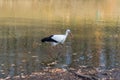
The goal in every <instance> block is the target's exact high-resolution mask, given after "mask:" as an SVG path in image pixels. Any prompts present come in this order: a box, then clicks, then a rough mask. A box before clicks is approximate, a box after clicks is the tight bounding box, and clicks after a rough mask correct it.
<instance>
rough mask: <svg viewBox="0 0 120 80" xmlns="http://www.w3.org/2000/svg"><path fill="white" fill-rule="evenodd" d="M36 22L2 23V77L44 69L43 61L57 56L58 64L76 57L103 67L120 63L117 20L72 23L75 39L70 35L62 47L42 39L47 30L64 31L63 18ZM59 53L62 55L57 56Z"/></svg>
mask: <svg viewBox="0 0 120 80" xmlns="http://www.w3.org/2000/svg"><path fill="white" fill-rule="evenodd" d="M28 22H29V21H28ZM30 23H31V22H30ZM33 25H34V28H33V26H32V25H28V24H26V25H23V24H21V25H16V24H15V25H10V24H9V25H8V24H4V25H0V33H1V34H0V64H1V65H0V77H2V78H4V77H7V76H11V77H12V76H14V75H19V76H21V75H25V74H31V72H34V71H39V70H41V69H42V67H43V66H45V65H43V64H42V63H46V64H47V63H49V62H52V61H55V60H58V64H57V65H56V66H57V67H58V65H59V64H62V65H63V64H66V65H71V64H74V61H77V65H87V66H95V67H100V68H101V69H108V68H112V67H119V66H120V61H119V56H120V54H119V53H120V42H119V41H120V28H119V26H116V23H113V24H111V23H108V24H107V23H106V24H105V22H104V23H101V22H100V23H99V24H98V23H96V22H95V23H94V22H87V21H86V22H84V23H83V24H79V25H72V27H70V28H71V30H72V33H73V34H74V38H73V40H70V39H67V42H66V45H65V46H64V47H63V48H62V49H60V48H57V49H55V50H53V51H52V50H51V49H50V45H49V44H42V43H41V42H40V39H41V38H42V37H43V36H46V35H48V34H53V33H63V32H64V30H66V25H64V26H63V27H62V28H61V27H59V26H61V25H62V24H61V23H60V22H54V24H48V23H42V24H39V25H38V24H36V23H33ZM48 26H49V27H48ZM78 26H80V27H78ZM96 26H97V27H96ZM46 29H47V32H46ZM59 53H60V54H61V56H58V54H59ZM50 54H51V56H52V57H51V56H50ZM56 57H57V58H56Z"/></svg>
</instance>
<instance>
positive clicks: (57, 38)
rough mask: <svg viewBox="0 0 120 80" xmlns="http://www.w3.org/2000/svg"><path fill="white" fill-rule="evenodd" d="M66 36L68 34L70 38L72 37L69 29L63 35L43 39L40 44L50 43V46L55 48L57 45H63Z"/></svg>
mask: <svg viewBox="0 0 120 80" xmlns="http://www.w3.org/2000/svg"><path fill="white" fill-rule="evenodd" d="M68 34H70V36H71V37H72V34H71V31H70V29H67V30H66V33H65V34H56V35H51V36H49V37H45V38H43V39H41V42H50V43H51V45H52V46H56V45H57V44H64V42H65V40H66V38H67V36H68Z"/></svg>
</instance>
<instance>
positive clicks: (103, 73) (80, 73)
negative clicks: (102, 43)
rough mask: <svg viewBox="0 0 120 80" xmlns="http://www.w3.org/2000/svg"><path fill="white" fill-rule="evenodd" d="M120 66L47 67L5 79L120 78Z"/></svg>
mask: <svg viewBox="0 0 120 80" xmlns="http://www.w3.org/2000/svg"><path fill="white" fill-rule="evenodd" d="M119 79H120V68H113V69H110V70H100V69H98V68H93V67H86V66H79V67H78V68H65V69H61V68H53V67H46V68H44V69H42V70H41V71H39V72H34V73H32V74H30V75H25V74H24V73H21V75H18V76H15V77H11V76H8V77H7V78H5V79H3V80H119ZM0 80H2V79H0Z"/></svg>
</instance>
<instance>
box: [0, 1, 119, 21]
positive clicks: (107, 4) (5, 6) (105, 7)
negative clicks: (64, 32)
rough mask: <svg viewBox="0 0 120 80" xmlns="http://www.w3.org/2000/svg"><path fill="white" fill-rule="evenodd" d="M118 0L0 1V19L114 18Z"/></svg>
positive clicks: (116, 14)
mask: <svg viewBox="0 0 120 80" xmlns="http://www.w3.org/2000/svg"><path fill="white" fill-rule="evenodd" d="M119 4H120V1H119V0H114V1H113V0H100V1H98V0H92V1H90V0H87V1H86V0H85V1H84V0H0V17H15V18H32V19H42V20H65V21H69V20H80V19H83V18H90V19H102V20H103V19H108V18H112V19H113V18H116V17H118V16H119V13H120V8H119V7H120V6H119Z"/></svg>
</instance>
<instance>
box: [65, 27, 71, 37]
mask: <svg viewBox="0 0 120 80" xmlns="http://www.w3.org/2000/svg"><path fill="white" fill-rule="evenodd" d="M66 33H68V34H70V36H71V38H72V33H71V31H70V29H67V30H66Z"/></svg>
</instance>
